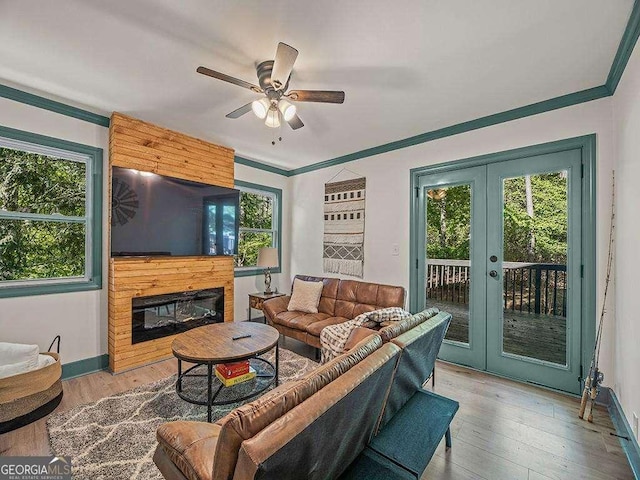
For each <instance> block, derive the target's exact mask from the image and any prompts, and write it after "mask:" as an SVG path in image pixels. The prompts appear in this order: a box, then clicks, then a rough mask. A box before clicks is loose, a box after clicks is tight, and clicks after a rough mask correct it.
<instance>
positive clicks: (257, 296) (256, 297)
mask: <svg viewBox="0 0 640 480" xmlns="http://www.w3.org/2000/svg"><path fill="white" fill-rule="evenodd" d="M284 295H286V293H281V292H274V293H268V294H267V293H264V292H256V293H250V294H249V321H251V309H252V308H255V309H256V310H260V311H261V312H263V311H264V310H262V304H263V303H264V301H265V300H269V299H270V298H276V297H283V296H284ZM264 323H267V319H266V317H265V319H264Z"/></svg>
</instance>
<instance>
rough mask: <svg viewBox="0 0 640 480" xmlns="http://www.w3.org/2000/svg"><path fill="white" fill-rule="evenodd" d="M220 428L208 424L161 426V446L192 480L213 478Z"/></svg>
mask: <svg viewBox="0 0 640 480" xmlns="http://www.w3.org/2000/svg"><path fill="white" fill-rule="evenodd" d="M219 433H220V426H219V425H216V424H210V423H204V422H187V421H177V422H169V423H165V424H163V425H160V426H159V427H158V430H157V431H156V438H157V439H158V443H159V444H160V446H161V447H162V449H163V450H164V452H165V453H166V455H167V456H168V457H169V458H170V459H171V461H172V462H173V463H174V464H175V465H176V466H177V467H178V469H180V471H181V472H182V473H183V474H184V476H185V477H187V478H188V479H189V480H204V479H210V478H211V472H212V470H213V458H214V454H215V451H216V444H217V443H218V435H219Z"/></svg>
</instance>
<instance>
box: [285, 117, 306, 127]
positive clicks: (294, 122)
mask: <svg viewBox="0 0 640 480" xmlns="http://www.w3.org/2000/svg"><path fill="white" fill-rule="evenodd" d="M287 123H288V124H289V126H290V127H291V129H292V130H297V129H299V128H302V127H304V123H302V120H301V119H300V117H299V116H298V115H294V116H293V118H292V119H291V120H289V121H288V122H287Z"/></svg>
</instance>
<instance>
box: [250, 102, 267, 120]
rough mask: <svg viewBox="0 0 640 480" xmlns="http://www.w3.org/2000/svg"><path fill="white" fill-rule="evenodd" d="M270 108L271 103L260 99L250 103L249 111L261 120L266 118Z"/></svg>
mask: <svg viewBox="0 0 640 480" xmlns="http://www.w3.org/2000/svg"><path fill="white" fill-rule="evenodd" d="M270 107H271V103H269V100H268V99H267V98H261V99H260V100H255V101H254V102H252V103H251V110H253V113H254V114H255V115H256V117H258V118H259V119H261V120H262V119H264V118H266V117H267V113H268V112H269V108H270Z"/></svg>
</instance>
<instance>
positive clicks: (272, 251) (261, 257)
mask: <svg viewBox="0 0 640 480" xmlns="http://www.w3.org/2000/svg"><path fill="white" fill-rule="evenodd" d="M277 266H278V249H277V248H272V247H264V248H261V249H260V250H258V267H264V269H265V270H264V293H265V295H270V294H271V293H273V292H272V291H271V270H270V269H271V268H275V267H277Z"/></svg>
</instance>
